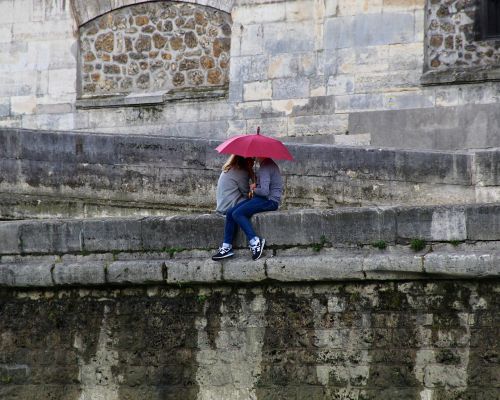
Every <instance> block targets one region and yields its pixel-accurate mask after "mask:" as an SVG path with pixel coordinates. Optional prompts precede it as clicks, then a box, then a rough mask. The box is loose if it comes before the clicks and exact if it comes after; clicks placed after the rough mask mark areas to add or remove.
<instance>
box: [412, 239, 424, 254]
mask: <svg viewBox="0 0 500 400" xmlns="http://www.w3.org/2000/svg"><path fill="white" fill-rule="evenodd" d="M410 248H411V249H412V250H413V251H420V250H423V249H425V240H422V239H412V240H411V242H410Z"/></svg>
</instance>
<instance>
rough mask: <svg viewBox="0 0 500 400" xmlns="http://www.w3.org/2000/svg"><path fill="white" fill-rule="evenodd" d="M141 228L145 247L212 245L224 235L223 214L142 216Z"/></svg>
mask: <svg viewBox="0 0 500 400" xmlns="http://www.w3.org/2000/svg"><path fill="white" fill-rule="evenodd" d="M141 232H142V245H143V248H144V249H145V250H155V249H156V250H160V249H166V250H169V249H178V250H179V249H203V248H215V247H217V246H218V245H219V244H220V240H221V239H222V238H223V236H224V218H223V217H221V216H219V215H215V214H212V215H209V214H202V215H185V216H178V217H167V218H161V217H159V218H154V217H150V218H144V219H143V220H142V223H141Z"/></svg>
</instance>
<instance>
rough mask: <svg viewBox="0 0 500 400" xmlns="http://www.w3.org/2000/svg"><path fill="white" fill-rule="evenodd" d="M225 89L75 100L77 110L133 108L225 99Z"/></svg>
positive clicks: (162, 92) (226, 91)
mask: <svg viewBox="0 0 500 400" xmlns="http://www.w3.org/2000/svg"><path fill="white" fill-rule="evenodd" d="M227 93H228V88H227V87H214V88H213V89H212V88H207V89H206V90H176V91H159V92H149V93H130V94H128V95H116V96H109V97H102V96H101V97H97V96H96V97H89V98H80V99H77V100H76V108H77V109H91V108H109V107H131V106H132V107H133V106H145V105H162V104H165V103H168V102H171V101H201V100H212V99H218V98H223V97H226V96H227Z"/></svg>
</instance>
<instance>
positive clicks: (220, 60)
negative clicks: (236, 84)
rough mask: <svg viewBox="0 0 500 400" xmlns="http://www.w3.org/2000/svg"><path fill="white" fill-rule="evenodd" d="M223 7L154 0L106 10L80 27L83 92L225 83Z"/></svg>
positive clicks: (227, 31)
mask: <svg viewBox="0 0 500 400" xmlns="http://www.w3.org/2000/svg"><path fill="white" fill-rule="evenodd" d="M230 18H231V17H230V15H229V14H228V13H225V12H222V11H219V10H214V9H211V8H209V7H204V6H199V5H192V4H186V3H173V2H154V3H147V4H139V5H134V6H130V7H125V8H122V9H118V10H115V11H113V12H110V13H107V14H105V15H103V16H101V17H99V18H97V19H95V20H93V21H90V22H88V23H87V24H85V25H84V26H83V27H81V28H80V57H81V80H82V95H83V96H95V95H108V94H118V93H130V92H148V91H158V90H163V89H172V88H199V87H206V86H209V87H210V86H222V85H225V84H227V83H228V76H229V50H230V37H231V19H230Z"/></svg>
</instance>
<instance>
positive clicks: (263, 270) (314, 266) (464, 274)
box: [0, 249, 500, 288]
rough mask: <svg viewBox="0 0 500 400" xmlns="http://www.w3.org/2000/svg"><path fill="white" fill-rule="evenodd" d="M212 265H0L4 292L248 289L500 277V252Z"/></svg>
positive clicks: (347, 254) (367, 254) (374, 254)
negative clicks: (145, 287) (91, 288)
mask: <svg viewBox="0 0 500 400" xmlns="http://www.w3.org/2000/svg"><path fill="white" fill-rule="evenodd" d="M244 257H245V258H239V257H238V256H237V257H236V258H235V259H230V260H226V261H224V262H222V263H219V262H214V261H212V260H211V259H210V258H208V257H206V258H191V259H189V258H188V259H182V258H179V259H168V260H157V259H143V260H135V261H132V260H129V261H114V262H104V261H102V260H101V261H99V260H95V261H94V262H91V261H81V262H73V263H52V264H51V263H47V262H37V261H36V260H27V261H26V262H25V263H8V264H0V287H9V288H16V287H26V288H33V287H64V286H107V285H111V286H114V285H128V286H135V285H192V284H235V283H236V284H245V283H259V282H266V281H277V282H329V281H360V280H402V279H429V278H432V279H439V278H446V279H450V278H451V279H482V278H499V277H500V252H499V251H498V250H490V251H487V250H484V251H481V252H477V251H470V252H467V251H457V252H449V251H438V252H434V253H428V254H417V253H415V254H409V253H407V252H401V251H392V252H384V253H382V254H380V252H378V251H376V250H372V251H364V252H363V251H359V250H356V249H353V250H352V251H347V250H343V251H337V252H333V253H332V252H325V253H318V254H317V255H297V256H274V257H273V256H270V257H264V258H262V259H260V260H258V261H252V260H251V259H249V256H248V254H245V255H244Z"/></svg>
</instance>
